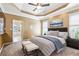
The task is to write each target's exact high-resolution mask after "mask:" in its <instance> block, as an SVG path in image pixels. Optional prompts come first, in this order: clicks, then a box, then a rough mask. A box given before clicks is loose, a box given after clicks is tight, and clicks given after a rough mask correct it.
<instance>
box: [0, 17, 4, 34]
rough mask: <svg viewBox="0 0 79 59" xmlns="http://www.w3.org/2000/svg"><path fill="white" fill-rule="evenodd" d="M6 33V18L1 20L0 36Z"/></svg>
mask: <svg viewBox="0 0 79 59" xmlns="http://www.w3.org/2000/svg"><path fill="white" fill-rule="evenodd" d="M3 33H4V18H0V35H1V34H3Z"/></svg>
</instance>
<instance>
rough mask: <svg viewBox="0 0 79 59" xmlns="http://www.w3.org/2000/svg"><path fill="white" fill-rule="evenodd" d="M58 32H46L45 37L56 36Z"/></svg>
mask: <svg viewBox="0 0 79 59" xmlns="http://www.w3.org/2000/svg"><path fill="white" fill-rule="evenodd" d="M58 34H59V31H48V32H47V35H51V36H58Z"/></svg>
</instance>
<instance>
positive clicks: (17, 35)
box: [12, 20, 22, 42]
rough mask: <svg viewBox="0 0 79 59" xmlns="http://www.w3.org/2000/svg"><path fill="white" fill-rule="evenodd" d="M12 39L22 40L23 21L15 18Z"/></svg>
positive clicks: (14, 40)
mask: <svg viewBox="0 0 79 59" xmlns="http://www.w3.org/2000/svg"><path fill="white" fill-rule="evenodd" d="M12 24H13V25H12V37H13V38H12V39H13V42H18V41H22V21H20V20H13V21H12Z"/></svg>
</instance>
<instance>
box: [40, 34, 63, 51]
mask: <svg viewBox="0 0 79 59" xmlns="http://www.w3.org/2000/svg"><path fill="white" fill-rule="evenodd" d="M39 37H41V38H45V39H47V40H50V41H51V42H52V43H54V46H55V51H59V50H60V49H62V48H63V47H64V45H63V44H62V43H61V41H60V40H58V38H55V37H50V36H47V35H42V36H39Z"/></svg>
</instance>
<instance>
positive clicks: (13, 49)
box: [0, 42, 79, 56]
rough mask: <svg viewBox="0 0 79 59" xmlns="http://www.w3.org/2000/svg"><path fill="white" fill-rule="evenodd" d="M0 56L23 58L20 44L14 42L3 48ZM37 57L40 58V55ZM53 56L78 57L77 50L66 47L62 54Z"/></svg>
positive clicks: (78, 52)
mask: <svg viewBox="0 0 79 59" xmlns="http://www.w3.org/2000/svg"><path fill="white" fill-rule="evenodd" d="M0 55H1V56H24V53H23V51H22V44H21V42H16V43H13V44H10V45H7V46H5V47H4V48H3V50H2V52H1V54H0ZM39 55H40V56H42V55H41V54H39ZM52 56H53V54H52ZM54 56H79V50H76V49H73V48H69V47H66V48H65V49H64V50H63V51H62V52H60V53H58V54H54Z"/></svg>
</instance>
